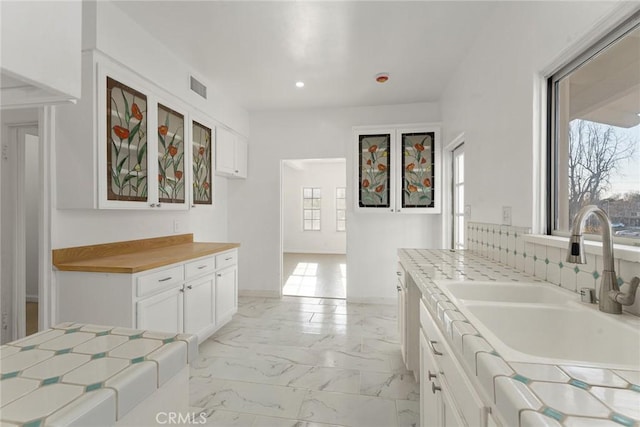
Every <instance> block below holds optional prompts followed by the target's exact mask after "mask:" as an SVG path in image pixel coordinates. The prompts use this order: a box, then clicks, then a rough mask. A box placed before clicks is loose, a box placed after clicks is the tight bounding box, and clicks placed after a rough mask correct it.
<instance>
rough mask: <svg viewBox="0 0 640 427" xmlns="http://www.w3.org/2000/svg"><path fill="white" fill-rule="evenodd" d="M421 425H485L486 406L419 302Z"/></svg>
mask: <svg viewBox="0 0 640 427" xmlns="http://www.w3.org/2000/svg"><path fill="white" fill-rule="evenodd" d="M420 365H421V369H420V371H421V377H420V400H421V402H420V408H421V414H420V423H421V426H423V427H426V426H429V427H431V426H438V427H440V426H447V427H449V426H456V427H462V426H478V427H486V426H487V416H488V412H489V405H488V404H485V403H484V402H483V400H482V399H481V398H480V396H479V394H478V392H477V391H476V389H475V388H474V385H473V383H472V382H471V380H470V378H469V377H468V376H467V374H466V372H465V371H464V368H463V367H462V365H461V364H460V363H459V362H458V360H457V358H456V356H455V354H454V353H453V351H452V349H451V347H450V345H449V344H448V342H447V340H446V338H445V337H444V335H443V334H442V333H441V332H440V329H439V328H438V325H437V323H436V322H435V321H434V320H433V317H432V316H431V314H430V313H429V311H428V309H427V307H426V305H425V303H424V301H422V300H420Z"/></svg>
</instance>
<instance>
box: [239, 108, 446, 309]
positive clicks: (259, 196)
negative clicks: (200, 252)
mask: <svg viewBox="0 0 640 427" xmlns="http://www.w3.org/2000/svg"><path fill="white" fill-rule="evenodd" d="M250 120H251V135H252V137H251V149H250V150H249V169H250V173H249V178H248V179H247V180H244V181H232V182H229V218H232V219H231V220H230V221H229V239H230V240H232V241H237V242H240V244H241V245H242V249H241V253H242V256H241V257H240V275H239V280H240V290H241V291H253V292H263V293H265V294H271V295H277V294H278V293H279V289H280V209H279V208H280V206H279V194H278V193H279V191H278V190H279V187H280V161H281V160H283V159H301V158H336V157H345V158H346V159H347V199H348V200H353V193H354V191H353V186H354V179H353V176H354V167H353V162H354V160H353V158H354V155H355V148H354V145H353V135H352V127H353V126H365V125H382V124H402V123H420V122H437V121H439V120H440V110H439V106H438V104H436V103H421V104H407V105H394V106H379V107H362V108H336V109H314V110H305V111H280V112H257V113H252V114H251V116H250ZM347 227H348V231H347V298H348V299H349V300H353V301H356V300H372V299H376V298H395V296H396V288H395V280H396V279H395V271H396V250H397V248H399V247H424V248H429V247H431V248H435V247H440V246H441V234H440V228H441V227H440V215H415V214H410V215H400V214H391V213H355V212H354V210H353V203H349V205H348V211H347Z"/></svg>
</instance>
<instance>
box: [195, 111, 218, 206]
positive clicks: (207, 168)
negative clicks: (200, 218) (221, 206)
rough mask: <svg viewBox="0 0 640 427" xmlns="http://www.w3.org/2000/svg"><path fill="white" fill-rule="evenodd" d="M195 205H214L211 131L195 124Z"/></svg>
mask: <svg viewBox="0 0 640 427" xmlns="http://www.w3.org/2000/svg"><path fill="white" fill-rule="evenodd" d="M192 134H193V203H194V204H200V205H211V204H213V197H212V192H211V148H212V145H211V129H209V128H208V127H206V126H204V125H201V124H200V123H198V122H193V128H192Z"/></svg>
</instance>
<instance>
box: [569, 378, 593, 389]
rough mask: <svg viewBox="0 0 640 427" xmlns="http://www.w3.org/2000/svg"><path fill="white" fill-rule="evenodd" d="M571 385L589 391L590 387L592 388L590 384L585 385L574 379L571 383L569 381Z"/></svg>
mask: <svg viewBox="0 0 640 427" xmlns="http://www.w3.org/2000/svg"><path fill="white" fill-rule="evenodd" d="M569 384H571V385H572V386H575V387H578V388H581V389H584V390H589V387H591V386H590V385H589V384H587V383H585V382H584V381H580V380H576V379H572V380H571V381H569Z"/></svg>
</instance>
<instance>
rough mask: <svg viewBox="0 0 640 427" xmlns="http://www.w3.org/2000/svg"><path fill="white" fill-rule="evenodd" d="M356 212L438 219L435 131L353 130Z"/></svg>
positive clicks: (417, 128)
mask: <svg viewBox="0 0 640 427" xmlns="http://www.w3.org/2000/svg"><path fill="white" fill-rule="evenodd" d="M354 137H355V141H354V144H355V147H356V155H355V162H356V163H355V168H354V170H355V174H356V175H355V177H354V182H356V183H358V184H357V188H356V192H355V193H356V197H355V208H356V210H357V211H361V212H387V213H389V212H392V213H440V210H441V206H440V197H441V196H440V193H441V187H442V183H441V182H440V176H441V171H440V128H439V127H438V126H433V125H416V126H410V127H409V126H403V127H372V126H367V127H355V128H354Z"/></svg>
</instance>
